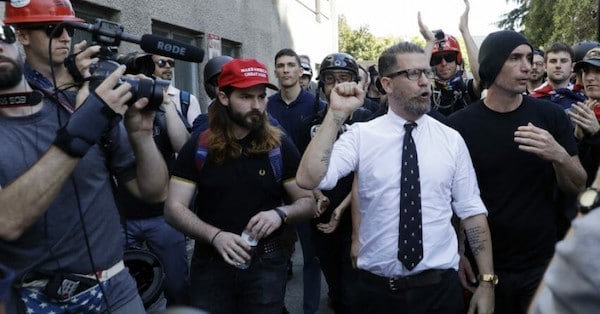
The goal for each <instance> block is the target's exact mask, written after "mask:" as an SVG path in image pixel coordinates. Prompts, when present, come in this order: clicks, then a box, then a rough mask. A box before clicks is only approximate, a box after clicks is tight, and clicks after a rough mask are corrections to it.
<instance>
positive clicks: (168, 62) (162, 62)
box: [155, 59, 175, 68]
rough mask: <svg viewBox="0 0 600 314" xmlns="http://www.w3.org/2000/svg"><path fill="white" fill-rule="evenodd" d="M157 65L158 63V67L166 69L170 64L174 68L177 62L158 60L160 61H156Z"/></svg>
mask: <svg viewBox="0 0 600 314" xmlns="http://www.w3.org/2000/svg"><path fill="white" fill-rule="evenodd" d="M155 63H156V65H157V66H158V67H159V68H164V67H166V66H167V64H168V65H169V66H170V67H174V66H175V60H167V59H158V61H156V62H155Z"/></svg>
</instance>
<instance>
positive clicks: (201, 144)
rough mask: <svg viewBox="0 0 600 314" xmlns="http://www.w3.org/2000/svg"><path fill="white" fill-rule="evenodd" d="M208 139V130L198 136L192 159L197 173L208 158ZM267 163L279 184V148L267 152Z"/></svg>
mask: <svg viewBox="0 0 600 314" xmlns="http://www.w3.org/2000/svg"><path fill="white" fill-rule="evenodd" d="M209 138H210V129H206V130H204V131H202V133H200V136H198V144H197V146H196V147H197V148H196V156H195V158H194V160H195V163H196V169H197V170H198V172H200V171H201V170H202V167H203V166H204V163H205V162H206V157H207V156H208V140H209ZM269 163H270V164H271V169H272V170H273V174H274V175H275V182H281V178H282V176H283V171H282V169H283V159H282V157H281V147H280V146H277V147H275V148H273V149H271V150H270V151H269Z"/></svg>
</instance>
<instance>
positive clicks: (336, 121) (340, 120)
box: [333, 114, 346, 125]
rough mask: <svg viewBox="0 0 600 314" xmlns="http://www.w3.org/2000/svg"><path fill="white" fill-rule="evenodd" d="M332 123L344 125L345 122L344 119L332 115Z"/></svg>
mask: <svg viewBox="0 0 600 314" xmlns="http://www.w3.org/2000/svg"><path fill="white" fill-rule="evenodd" d="M333 121H334V122H335V124H337V125H342V124H344V121H346V117H344V116H340V115H337V114H334V115H333Z"/></svg>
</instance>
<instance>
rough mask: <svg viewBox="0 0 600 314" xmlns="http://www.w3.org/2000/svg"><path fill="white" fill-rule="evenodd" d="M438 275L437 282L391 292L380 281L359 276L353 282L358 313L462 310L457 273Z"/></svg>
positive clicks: (456, 313) (419, 313)
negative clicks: (356, 283)
mask: <svg viewBox="0 0 600 314" xmlns="http://www.w3.org/2000/svg"><path fill="white" fill-rule="evenodd" d="M441 277H442V279H441V281H440V283H438V284H433V285H428V286H423V287H416V288H408V289H401V290H396V291H391V290H390V289H389V287H388V286H386V285H384V284H381V285H378V284H373V283H372V282H370V281H365V280H363V279H361V277H360V276H359V280H358V285H357V295H358V300H359V301H358V302H359V305H358V306H359V313H363V314H388V313H396V314H404V313H405V314H422V313H423V314H424V313H432V314H433V313H436V314H439V313H444V314H452V313H454V314H459V313H462V312H463V311H464V310H463V299H462V289H461V285H460V281H459V279H458V272H456V271H454V270H447V271H445V272H444V273H443V274H442V276H441Z"/></svg>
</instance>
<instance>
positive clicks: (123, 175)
mask: <svg viewBox="0 0 600 314" xmlns="http://www.w3.org/2000/svg"><path fill="white" fill-rule="evenodd" d="M68 119H69V114H68V113H67V112H66V111H65V110H64V109H63V108H62V107H60V106H57V105H55V104H54V103H52V102H50V101H47V100H45V101H44V106H43V109H42V110H40V111H39V112H37V113H35V114H33V115H29V116H26V117H2V116H0V155H1V156H2V158H0V185H1V186H2V187H3V188H5V187H6V186H8V185H9V184H10V183H11V182H12V181H13V180H15V179H17V178H18V177H19V176H21V175H22V174H23V173H25V172H26V171H27V170H28V169H29V168H30V167H32V166H33V165H34V164H35V163H36V162H37V161H38V160H39V159H40V158H41V157H42V156H43V155H44V154H45V153H46V151H47V150H48V148H49V147H50V145H51V144H52V142H53V141H54V138H55V135H56V130H57V129H58V128H59V127H60V126H61V125H64V124H65V123H66V122H67V121H68ZM107 138H108V139H109V140H108V141H105V142H110V144H109V145H108V146H107V147H108V148H105V147H101V146H100V145H94V146H93V147H92V148H91V149H90V150H89V151H88V153H87V154H86V155H85V157H84V158H83V159H82V160H81V161H80V162H79V164H78V165H77V167H76V168H75V170H74V171H73V173H72V175H71V177H70V178H69V179H67V181H66V182H65V184H64V186H63V188H62V189H61V191H60V192H59V194H58V196H57V197H56V199H55V200H54V201H53V202H52V203H51V205H50V207H49V208H48V209H47V210H46V212H45V213H44V214H43V215H42V216H41V217H40V218H39V219H38V220H37V221H36V222H35V223H34V224H33V225H32V226H30V227H29V228H28V229H27V230H26V231H25V233H24V234H23V235H22V236H21V237H19V238H18V239H17V240H14V241H0V264H4V265H6V266H8V267H9V268H11V269H13V270H14V271H15V274H16V278H19V277H20V276H21V275H23V274H24V273H25V272H27V271H31V270H62V271H65V272H70V273H80V274H87V273H91V272H92V271H93V270H92V267H91V263H90V259H89V257H88V249H89V250H91V254H92V257H93V261H94V264H95V266H96V270H102V269H107V268H109V267H111V266H112V265H114V264H115V263H117V262H118V261H119V260H121V259H122V258H123V239H122V234H121V232H120V220H119V213H118V211H117V208H116V205H115V202H114V197H113V191H112V186H111V176H110V174H111V173H112V174H114V175H115V176H116V177H117V178H118V179H119V180H120V181H122V182H124V181H127V180H130V179H132V178H133V177H134V175H135V168H134V155H133V152H132V150H131V147H130V144H129V141H128V139H127V135H126V132H125V129H124V127H123V125H122V123H119V124H117V125H116V126H115V127H113V128H112V129H111V131H110V132H109V135H108V136H107ZM108 151H110V153H108ZM107 156H109V157H107ZM109 169H110V170H109ZM15 206H18V205H15ZM80 216H81V217H83V218H80ZM81 219H83V225H82V221H81ZM84 227H85V231H84ZM84 234H87V238H88V239H89V248H88V247H87V245H86V241H85V239H84Z"/></svg>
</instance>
